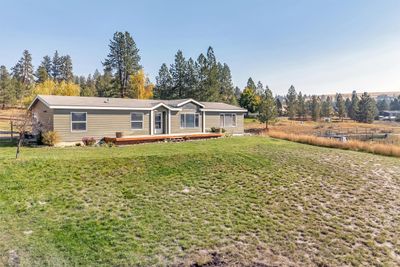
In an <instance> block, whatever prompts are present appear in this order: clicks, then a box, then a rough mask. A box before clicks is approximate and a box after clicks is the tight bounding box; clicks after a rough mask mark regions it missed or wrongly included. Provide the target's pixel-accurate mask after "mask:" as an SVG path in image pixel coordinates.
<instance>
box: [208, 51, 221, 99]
mask: <svg viewBox="0 0 400 267" xmlns="http://www.w3.org/2000/svg"><path fill="white" fill-rule="evenodd" d="M206 62H207V70H206V79H205V81H204V82H205V84H204V89H205V91H204V93H205V94H204V96H205V97H204V100H207V101H219V82H218V66H217V60H216V57H215V54H214V50H213V48H212V47H211V46H210V47H209V48H208V50H207V61H206Z"/></svg>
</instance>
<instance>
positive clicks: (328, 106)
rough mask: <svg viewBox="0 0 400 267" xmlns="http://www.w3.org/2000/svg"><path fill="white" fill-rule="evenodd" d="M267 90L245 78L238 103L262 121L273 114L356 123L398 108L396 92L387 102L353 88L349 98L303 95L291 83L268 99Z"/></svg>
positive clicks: (269, 93)
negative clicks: (394, 96)
mask: <svg viewBox="0 0 400 267" xmlns="http://www.w3.org/2000/svg"><path fill="white" fill-rule="evenodd" d="M271 95H272V94H271V90H270V89H269V88H268V86H266V87H265V88H264V86H263V84H262V83H261V82H258V83H257V85H256V84H255V83H254V81H253V79H252V78H249V80H248V82H247V85H246V87H245V89H244V90H243V92H242V93H241V95H240V97H239V104H240V105H241V106H242V107H244V108H246V109H247V110H249V112H251V113H255V114H257V116H258V117H259V119H260V120H261V121H262V122H266V123H268V120H272V119H273V118H275V117H276V116H288V117H289V118H290V119H307V118H311V119H312V120H314V121H318V120H320V119H321V118H331V117H333V116H336V117H338V118H339V119H344V118H350V119H353V120H355V121H358V122H366V123H371V122H372V121H373V120H374V118H375V117H376V116H377V115H378V112H379V111H384V110H400V95H399V96H398V97H397V98H394V99H393V100H391V102H390V103H388V102H387V101H386V100H381V101H378V103H377V102H376V101H375V99H374V98H372V97H371V96H370V95H369V94H368V93H364V94H362V95H361V97H359V96H358V95H357V93H356V91H353V93H352V96H351V98H346V99H345V98H344V97H343V95H342V94H336V96H335V97H331V96H318V95H303V94H302V93H301V92H299V93H297V92H296V90H295V88H294V86H293V85H292V86H291V87H290V88H289V90H288V93H287V94H286V95H285V96H277V97H275V98H273V101H271Z"/></svg>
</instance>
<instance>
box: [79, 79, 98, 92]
mask: <svg viewBox="0 0 400 267" xmlns="http://www.w3.org/2000/svg"><path fill="white" fill-rule="evenodd" d="M82 78H83V79H82V80H81V82H80V84H81V91H80V94H81V96H96V95H97V90H96V80H94V79H93V78H92V75H90V74H89V75H88V77H87V79H85V77H82Z"/></svg>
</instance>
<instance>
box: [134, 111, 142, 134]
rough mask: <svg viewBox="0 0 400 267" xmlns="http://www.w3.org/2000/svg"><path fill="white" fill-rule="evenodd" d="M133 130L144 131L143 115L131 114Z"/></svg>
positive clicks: (138, 113) (139, 113)
mask: <svg viewBox="0 0 400 267" xmlns="http://www.w3.org/2000/svg"><path fill="white" fill-rule="evenodd" d="M131 129H132V130H142V129H143V113H142V112H132V113H131Z"/></svg>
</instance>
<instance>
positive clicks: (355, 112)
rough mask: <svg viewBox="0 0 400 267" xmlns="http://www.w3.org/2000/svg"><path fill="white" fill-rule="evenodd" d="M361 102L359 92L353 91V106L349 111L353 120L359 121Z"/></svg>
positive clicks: (351, 105)
mask: <svg viewBox="0 0 400 267" xmlns="http://www.w3.org/2000/svg"><path fill="white" fill-rule="evenodd" d="M359 101H360V100H359V99H358V96H357V92H356V91H353V93H352V95H351V104H350V106H349V111H348V115H349V117H350V118H351V119H352V120H357V115H358V102H359Z"/></svg>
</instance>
